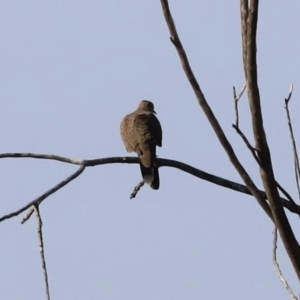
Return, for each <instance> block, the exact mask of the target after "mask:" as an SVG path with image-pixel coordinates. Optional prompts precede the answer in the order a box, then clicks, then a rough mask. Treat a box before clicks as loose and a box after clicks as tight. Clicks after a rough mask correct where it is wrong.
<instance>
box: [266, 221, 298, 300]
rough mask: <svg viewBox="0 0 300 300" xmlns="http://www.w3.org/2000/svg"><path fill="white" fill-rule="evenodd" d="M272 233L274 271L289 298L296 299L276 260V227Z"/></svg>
mask: <svg viewBox="0 0 300 300" xmlns="http://www.w3.org/2000/svg"><path fill="white" fill-rule="evenodd" d="M273 235H274V239H273V255H272V261H273V264H274V266H275V270H276V273H277V275H278V277H279V279H280V281H281V282H282V283H283V285H284V287H285V288H286V290H287V291H288V293H289V295H290V297H291V299H293V300H298V298H297V297H296V296H295V294H294V293H293V291H292V289H291V287H290V286H289V284H288V282H287V281H286V279H285V278H284V276H283V274H282V272H281V269H280V266H279V264H278V262H277V254H276V251H277V239H278V235H277V227H276V226H275V228H274V231H273Z"/></svg>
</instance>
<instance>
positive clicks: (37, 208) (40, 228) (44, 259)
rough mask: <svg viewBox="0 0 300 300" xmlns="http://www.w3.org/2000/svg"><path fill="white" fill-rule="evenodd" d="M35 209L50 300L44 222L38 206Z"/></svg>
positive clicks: (48, 292)
mask: <svg viewBox="0 0 300 300" xmlns="http://www.w3.org/2000/svg"><path fill="white" fill-rule="evenodd" d="M33 209H34V211H35V214H36V220H37V228H38V230H37V233H38V238H39V249H40V254H41V261H42V268H43V272H44V280H45V289H46V297H47V300H50V289H49V280H48V272H47V265H46V258H45V247H44V240H43V231H42V227H43V222H42V217H41V214H40V210H39V207H38V205H33Z"/></svg>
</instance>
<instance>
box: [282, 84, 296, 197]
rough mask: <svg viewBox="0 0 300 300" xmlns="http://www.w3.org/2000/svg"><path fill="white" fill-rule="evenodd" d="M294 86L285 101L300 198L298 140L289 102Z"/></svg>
mask: <svg viewBox="0 0 300 300" xmlns="http://www.w3.org/2000/svg"><path fill="white" fill-rule="evenodd" d="M293 88H294V87H293V84H291V87H290V92H289V95H288V97H287V98H286V99H284V102H285V106H284V108H285V110H286V116H287V120H288V126H289V130H290V136H291V141H292V147H293V155H294V167H295V179H296V185H297V190H298V196H299V198H300V166H299V158H298V151H297V146H296V140H295V137H294V131H293V126H292V120H291V116H290V110H289V102H290V100H291V97H292V94H293Z"/></svg>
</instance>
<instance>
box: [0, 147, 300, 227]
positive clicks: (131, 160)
mask: <svg viewBox="0 0 300 300" xmlns="http://www.w3.org/2000/svg"><path fill="white" fill-rule="evenodd" d="M12 155H15V157H23V158H40V159H45V157H47V156H48V157H49V158H48V159H50V160H57V161H63V162H65V163H71V164H75V165H78V164H79V163H80V164H81V166H80V168H79V169H78V170H77V171H76V172H75V173H74V174H72V175H71V176H70V177H68V178H67V179H65V180H63V181H62V182H60V183H59V184H58V185H56V186H54V187H53V188H51V189H50V190H49V191H47V192H45V193H44V194H43V195H41V196H39V197H38V198H36V199H35V200H33V201H31V202H29V203H28V204H26V205H25V206H23V207H22V208H20V209H18V210H17V211H15V212H12V213H10V214H7V215H4V216H3V217H1V218H0V222H2V221H4V220H6V219H10V218H12V217H16V216H18V215H19V214H20V213H22V212H23V211H25V210H26V209H28V208H31V206H32V205H39V204H40V203H41V202H42V201H43V200H45V199H46V198H47V197H49V196H50V195H52V194H53V193H55V192H56V191H58V190H59V189H60V188H62V187H63V186H65V185H66V184H68V183H69V182H70V181H72V180H74V179H75V178H76V177H78V176H79V175H80V174H81V173H82V172H83V171H84V169H85V168H86V167H95V166H99V165H104V164H113V163H121V164H139V163H140V162H139V159H138V158H137V157H107V158H99V159H90V160H73V159H69V158H66V157H61V156H56V155H50V156H49V155H43V154H33V153H26V154H25V153H23V154H22V153H14V154H5V155H4V154H2V155H0V157H2V158H4V157H13V156H12ZM157 165H158V167H171V168H175V169H178V170H181V171H183V172H186V173H188V174H191V175H193V176H195V177H198V178H200V179H203V180H206V181H209V182H211V183H214V184H217V185H219V186H222V187H225V188H228V189H231V190H234V191H237V192H240V193H244V194H247V195H252V193H251V191H250V190H249V189H248V188H247V187H246V186H245V185H243V184H239V183H237V182H233V181H230V180H227V179H224V178H221V177H218V176H215V175H212V174H209V173H206V172H204V171H201V170H199V169H196V168H194V167H192V166H190V165H187V164H185V163H182V162H179V161H175V160H170V159H163V158H157ZM140 184H141V183H140ZM141 186H142V185H141ZM141 186H140V187H139V185H137V186H136V187H135V189H137V188H138V189H140V188H141ZM135 189H134V191H133V193H132V194H131V196H132V195H134V196H135V195H136V193H135ZM258 191H259V193H260V197H261V198H262V199H264V200H267V198H266V193H265V192H264V191H260V190H258ZM132 198H134V197H132ZM280 200H281V203H282V205H283V206H284V207H285V208H287V209H288V210H289V211H291V212H293V213H296V214H298V215H300V206H299V205H296V206H293V205H292V204H291V203H290V201H288V200H286V199H284V198H280ZM31 214H32V211H30V212H29V214H27V215H26V217H25V218H24V219H23V221H22V223H24V222H25V221H26V220H27V219H28V215H29V216H30V215H31Z"/></svg>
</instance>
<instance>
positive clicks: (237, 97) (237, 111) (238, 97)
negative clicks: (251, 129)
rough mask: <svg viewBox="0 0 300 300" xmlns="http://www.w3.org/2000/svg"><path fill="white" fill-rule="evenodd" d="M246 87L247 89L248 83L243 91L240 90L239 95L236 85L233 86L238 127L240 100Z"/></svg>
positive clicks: (236, 124)
mask: <svg viewBox="0 0 300 300" xmlns="http://www.w3.org/2000/svg"><path fill="white" fill-rule="evenodd" d="M245 89H246V84H245V85H244V87H243V89H242V91H241V92H240V94H239V95H238V96H237V94H236V90H235V87H233V99H234V110H235V126H236V127H237V128H239V107H238V103H239V100H240V99H241V97H242V96H243V94H244V91H245Z"/></svg>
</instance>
